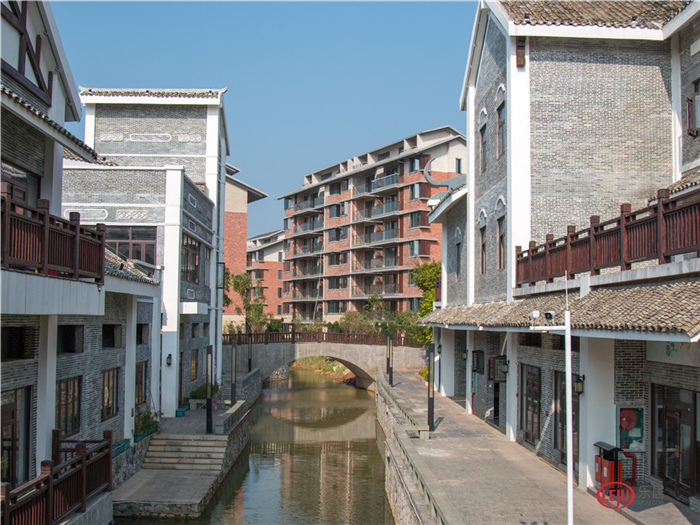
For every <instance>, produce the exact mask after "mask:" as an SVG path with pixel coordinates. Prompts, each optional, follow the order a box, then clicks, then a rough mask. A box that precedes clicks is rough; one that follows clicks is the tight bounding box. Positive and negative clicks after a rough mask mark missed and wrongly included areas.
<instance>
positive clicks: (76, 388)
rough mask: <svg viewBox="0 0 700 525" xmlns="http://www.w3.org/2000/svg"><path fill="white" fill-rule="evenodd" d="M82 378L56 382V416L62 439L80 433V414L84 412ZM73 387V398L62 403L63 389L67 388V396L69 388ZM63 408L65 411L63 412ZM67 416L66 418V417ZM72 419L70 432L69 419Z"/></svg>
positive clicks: (77, 377)
mask: <svg viewBox="0 0 700 525" xmlns="http://www.w3.org/2000/svg"><path fill="white" fill-rule="evenodd" d="M82 382H83V381H82V376H74V377H69V378H67V379H59V380H57V381H56V416H55V423H56V427H55V428H57V429H59V430H60V431H61V437H62V438H66V437H69V436H73V435H75V434H78V433H79V432H80V419H81V418H80V413H81V411H82V407H81V400H82ZM70 386H72V392H73V397H72V398H71V399H70V400H69V399H66V402H65V403H61V389H62V388H65V391H66V396H67V395H68V392H69V390H71V389H70V388H69V387H70ZM62 406H63V407H65V410H62ZM64 416H65V417H64ZM69 416H70V417H71V418H72V423H71V430H70V431H69V430H68V417H69Z"/></svg>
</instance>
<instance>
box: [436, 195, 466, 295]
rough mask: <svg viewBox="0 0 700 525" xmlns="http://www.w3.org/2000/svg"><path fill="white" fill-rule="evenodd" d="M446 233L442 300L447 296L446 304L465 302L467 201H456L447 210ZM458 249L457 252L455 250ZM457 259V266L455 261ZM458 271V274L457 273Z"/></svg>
mask: <svg viewBox="0 0 700 525" xmlns="http://www.w3.org/2000/svg"><path fill="white" fill-rule="evenodd" d="M445 225H446V226H445V227H446V228H447V235H446V239H445V242H446V243H447V246H446V248H447V250H446V251H447V260H446V261H444V264H445V267H446V270H447V282H446V283H442V290H443V302H444V296H447V301H446V304H447V305H454V304H466V302H467V264H468V259H467V201H466V199H463V201H462V202H459V203H457V204H456V205H455V206H454V207H453V208H452V209H451V210H448V211H447V220H446V222H445ZM458 250H459V254H458V253H457V251H458ZM458 261H459V266H460V267H459V268H457V263H458ZM458 272H459V275H458Z"/></svg>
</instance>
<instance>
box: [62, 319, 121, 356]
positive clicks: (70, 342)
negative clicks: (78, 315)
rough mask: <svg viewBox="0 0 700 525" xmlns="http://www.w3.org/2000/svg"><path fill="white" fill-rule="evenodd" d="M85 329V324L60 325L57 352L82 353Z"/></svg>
mask: <svg viewBox="0 0 700 525" xmlns="http://www.w3.org/2000/svg"><path fill="white" fill-rule="evenodd" d="M83 331H84V330H83V325H72V324H69V325H60V326H59V327H58V333H57V334H56V335H57V339H56V350H57V352H58V353H59V354H79V353H81V352H82V351H83ZM120 333H121V332H120Z"/></svg>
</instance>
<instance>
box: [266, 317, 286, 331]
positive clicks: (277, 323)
mask: <svg viewBox="0 0 700 525" xmlns="http://www.w3.org/2000/svg"><path fill="white" fill-rule="evenodd" d="M267 331H268V332H281V331H282V319H273V320H272V321H270V322H269V323H267Z"/></svg>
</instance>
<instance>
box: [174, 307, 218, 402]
mask: <svg viewBox="0 0 700 525" xmlns="http://www.w3.org/2000/svg"><path fill="white" fill-rule="evenodd" d="M209 322H210V318H209V316H208V315H206V314H204V315H180V326H181V330H180V344H179V351H180V359H181V360H182V362H183V363H184V365H183V366H184V368H183V373H182V395H183V396H184V397H187V396H189V393H190V392H192V391H193V390H196V389H197V388H199V387H200V386H202V385H204V384H206V382H207V376H206V366H207V345H208V344H209V337H207V336H205V335H204V324H205V323H209ZM194 324H196V325H198V330H199V337H192V329H193V327H192V325H194ZM209 329H210V330H211V329H212V327H211V325H210V327H209ZM210 333H211V332H210ZM194 350H197V359H196V361H197V363H196V372H195V374H196V375H195V378H194V379H192V368H191V367H192V357H193V353H194Z"/></svg>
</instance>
